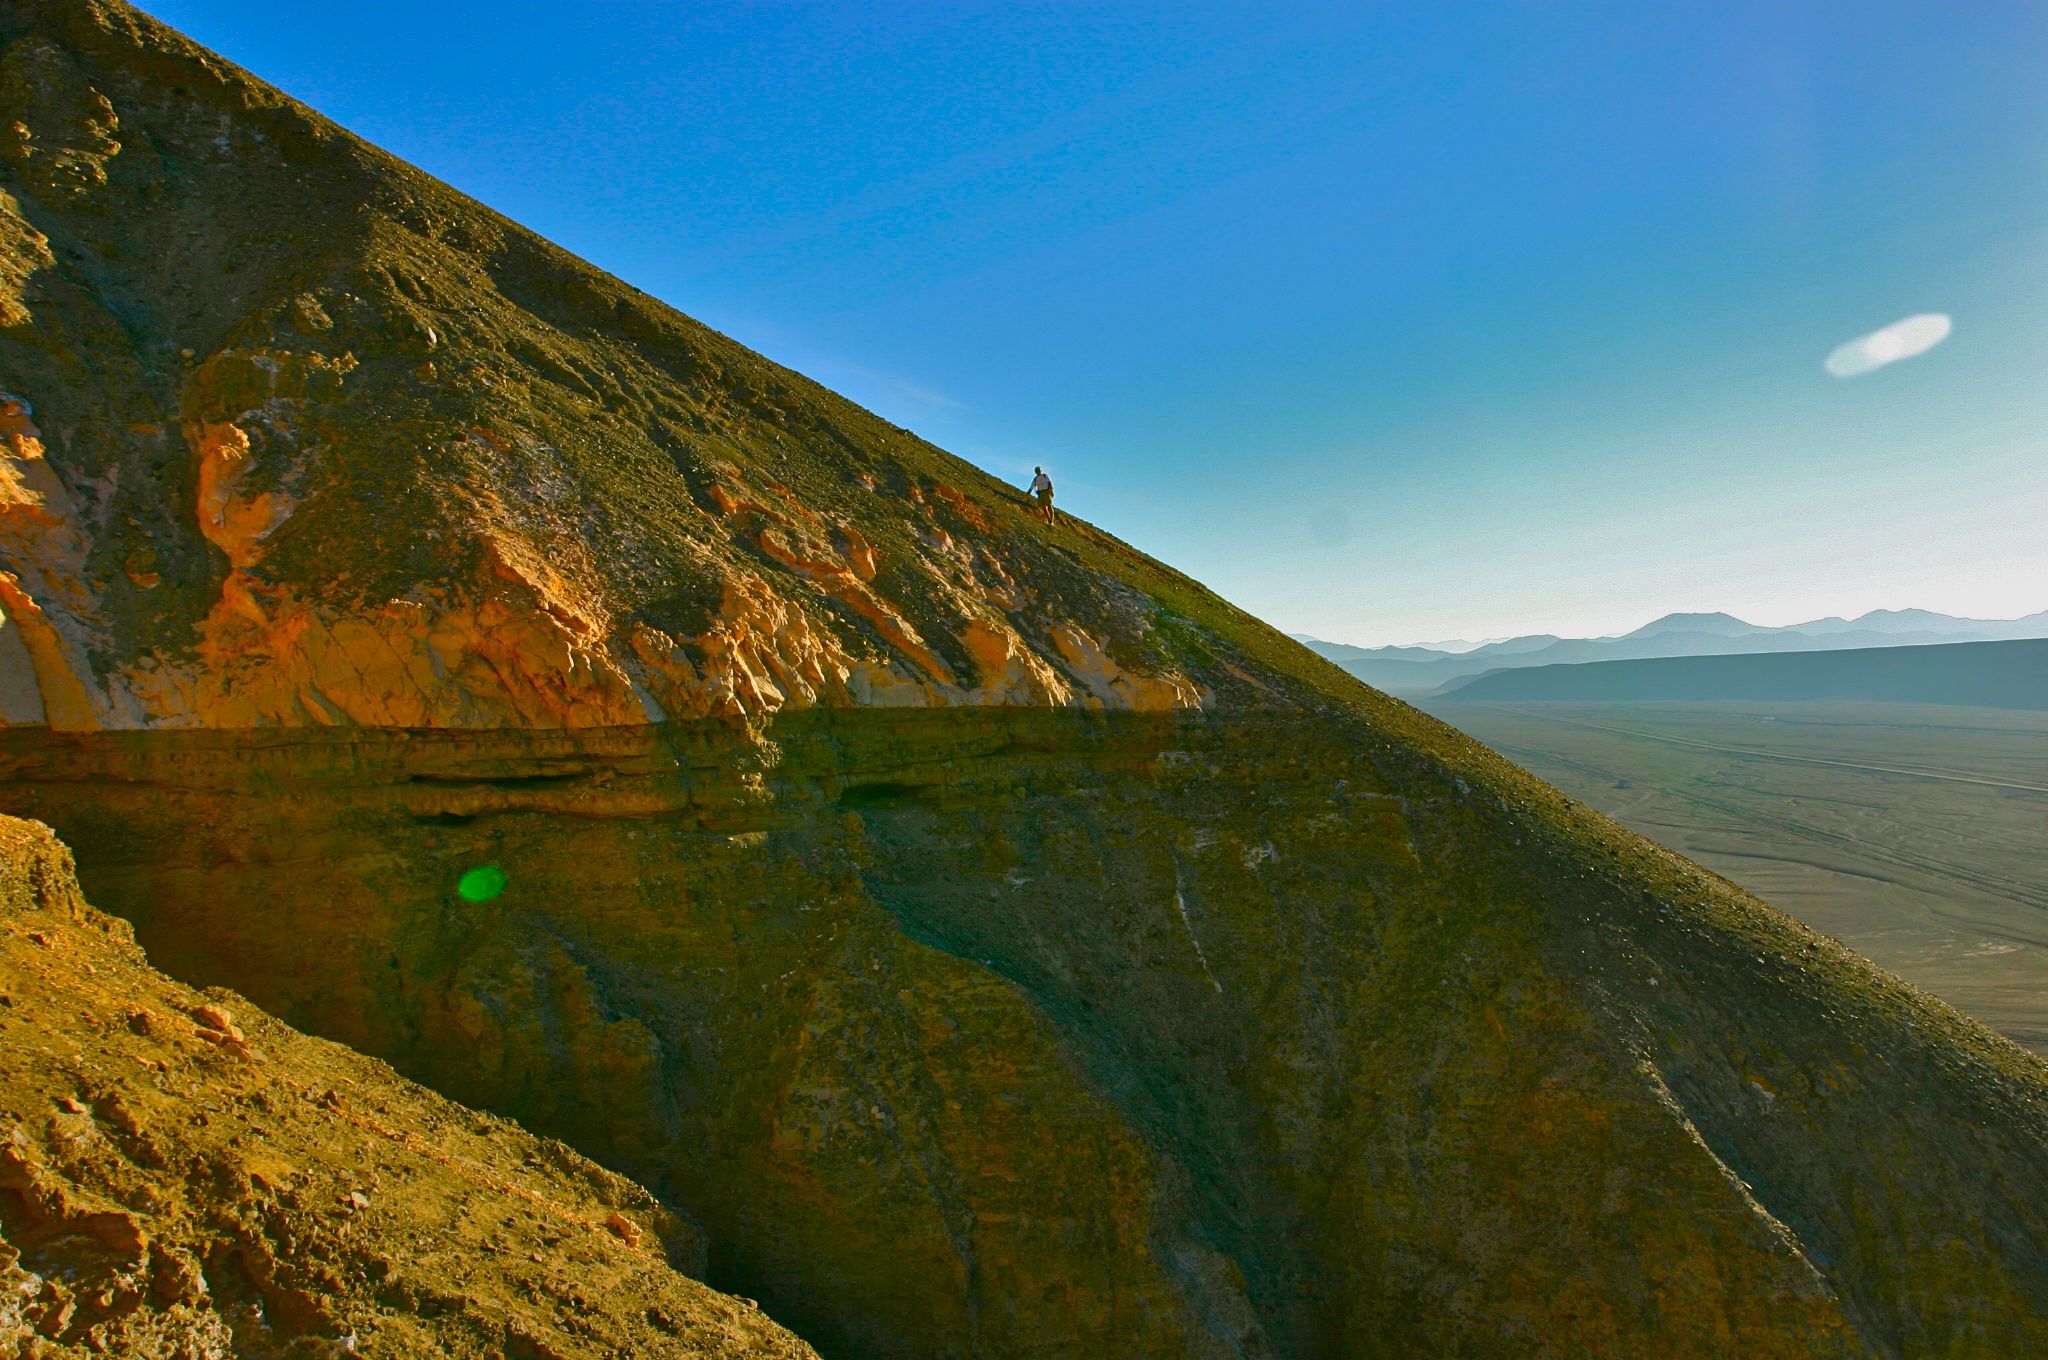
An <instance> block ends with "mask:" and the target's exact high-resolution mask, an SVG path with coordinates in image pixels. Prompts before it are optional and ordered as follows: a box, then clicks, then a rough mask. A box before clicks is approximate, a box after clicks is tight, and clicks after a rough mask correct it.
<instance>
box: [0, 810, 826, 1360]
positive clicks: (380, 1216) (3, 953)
mask: <svg viewBox="0 0 2048 1360" xmlns="http://www.w3.org/2000/svg"><path fill="white" fill-rule="evenodd" d="M0 1052H4V1054H5V1057H4V1058H0V1351H4V1353H5V1354H7V1355H10V1356H13V1355H21V1356H25V1357H26V1356H40V1355H49V1356H57V1355H84V1354H94V1355H135V1356H145V1355H146V1356H166V1357H169V1356H179V1357H186V1360H203V1358H205V1357H227V1356H246V1357H263V1356H278V1357H316V1356H342V1355H365V1356H377V1355H381V1356H390V1357H393V1360H417V1358H418V1357H427V1356H473V1357H479V1360H480V1358H481V1357H486V1356H493V1357H495V1356H506V1355H513V1356H518V1355H524V1356H559V1357H564V1358H565V1360H566V1358H567V1357H572V1356H591V1357H599V1356H613V1355H620V1354H631V1355H646V1356H654V1355H674V1356H705V1357H713V1356H726V1357H738V1356H786V1357H789V1358H790V1360H799V1358H800V1357H812V1356H813V1352H812V1351H811V1350H810V1348H809V1347H807V1346H805V1345H803V1344H802V1343H801V1342H799V1341H798V1340H796V1338H794V1337H792V1336H790V1335H789V1333H787V1332H785V1331H783V1330H782V1329H781V1328H780V1327H778V1326H776V1325H775V1324H774V1323H773V1322H770V1321H769V1320H768V1319H767V1318H766V1317H764V1316H763V1315H762V1314H761V1313H760V1312H759V1311H758V1309H757V1308H756V1307H755V1305H753V1304H752V1303H750V1302H748V1301H746V1300H742V1299H734V1298H729V1297H727V1296H725V1295H722V1294H717V1293H714V1292H713V1291H711V1290H709V1289H707V1288H705V1287H704V1286H703V1285H701V1284H698V1283H697V1282H695V1281H694V1280H691V1279H689V1278H687V1277H685V1276H684V1275H682V1274H680V1273H678V1271H677V1270H676V1268H675V1267H674V1266H673V1265H672V1264H671V1258H674V1259H676V1260H681V1261H685V1262H690V1261H695V1262H698V1263H699V1264H701V1261H702V1256H703V1248H704V1243H703V1237H702V1234H701V1233H700V1232H699V1231H698V1230H697V1229H696V1228H695V1227H694V1226H693V1225H691V1224H689V1223H687V1222H685V1221H683V1220H681V1219H679V1218H677V1217H676V1215H675V1214H673V1213H671V1212H670V1211H669V1210H667V1209H665V1208H663V1207H662V1206H661V1205H660V1204H658V1203H657V1202H656V1201H655V1200H654V1198H653V1197H652V1196H650V1195H649V1194H648V1193H647V1192H646V1191H645V1190H643V1189H641V1188H640V1187H639V1186H637V1185H634V1184H632V1183H631V1182H630V1181H627V1180H625V1179H623V1178H621V1177H619V1176H616V1175H613V1174H611V1173H610V1172H607V1171H604V1170H601V1169H600V1168H598V1167H596V1166H594V1165H592V1164H591V1163H590V1162H588V1161H586V1160H584V1159H583V1158H582V1157H579V1156H577V1155H576V1154H575V1153H573V1152H571V1151H569V1150H568V1149H567V1148H565V1147H563V1146H562V1145H561V1144H559V1143H552V1142H544V1141H542V1140H540V1139H537V1138H535V1137H533V1136H532V1135H530V1134H528V1133H526V1132H525V1131H523V1130H521V1129H519V1128H518V1127H517V1126H515V1125H512V1124H508V1123H506V1122H504V1121H502V1120H498V1119H493V1118H490V1117H488V1116H484V1115H478V1114H476V1113H473V1112H472V1111H469V1110H465V1109H463V1108H461V1107H460V1106H456V1105H452V1104H450V1103H449V1102H448V1101H446V1100H443V1099H441V1098H439V1097H437V1096H434V1095H432V1094H430V1093H429V1092H427V1091H425V1090H422V1089H421V1088H420V1087H418V1086H415V1085H413V1084H412V1083H411V1082H409V1081H405V1080H403V1079H402V1078H400V1077H399V1076H398V1075H397V1074H396V1073H394V1072H392V1071H391V1069H390V1068H388V1067H386V1066H385V1065H384V1064H383V1063H380V1062H376V1061H374V1060H372V1059H368V1058H364V1057H362V1056H360V1055H358V1054H355V1053H352V1052H350V1051H348V1050H347V1049H344V1048H341V1047H339V1046H337V1045H335V1044H331V1043H327V1042H325V1041H323V1040H319V1039H311V1038H308V1037H306V1036H305V1035H302V1034H299V1033H296V1032H295V1031H293V1030H291V1029H288V1028H286V1027H285V1026H284V1025H281V1024H279V1023H277V1022H276V1021H275V1020H272V1019H271V1018H270V1017H269V1016H267V1015H264V1014H263V1013H262V1012H260V1011H258V1010H256V1009H254V1008H253V1007H251V1006H250V1005H248V1003H246V1002H244V1001H242V1000H241V998H239V997H236V996H234V995H232V994H230V993H222V992H211V993H205V994H201V993H198V992H195V991H193V990H192V989H190V988H188V987H185V986H182V985H180V984H178V983H175V982H173V981H171V980H170V979H169V978H167V977H164V976H163V975H162V974H160V973H158V972H156V971H155V970H154V969H152V968H151V967H150V966H149V963H148V961H147V960H146V959H145V958H144V957H143V955H142V952H141V951H140V950H139V949H137V948H136V947H135V945H134V943H133V940H132V937H131V934H130V932H129V928H128V926H127V924H126V923H125V922H122V921H118V920H115V919H113V918H110V917H107V916H103V915H101V914H100V913H99V912H97V911H94V910H93V909H92V908H90V907H88V906H87V905H86V904H85V902H84V899H83V898H82V897H81V895H80V893H79V890H78V886H77V883H76V881H75V880H74V879H73V877H72V870H71V859H70V855H69V854H68V853H67V852H66V850H65V848H64V846H63V845H62V844H60V843H59V842H58V841H57V840H56V838H55V837H54V836H52V835H51V834H50V832H49V830H48V828H46V827H44V826H41V825H40V824H38V823H35V822H26V821H19V820H16V819H14V818H0ZM813 1360H814V1358H813Z"/></svg>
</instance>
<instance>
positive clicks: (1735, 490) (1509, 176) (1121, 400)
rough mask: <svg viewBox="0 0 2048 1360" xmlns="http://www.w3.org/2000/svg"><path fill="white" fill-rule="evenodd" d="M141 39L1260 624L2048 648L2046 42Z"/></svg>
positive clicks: (686, 31) (1235, 37) (576, 13)
mask: <svg viewBox="0 0 2048 1360" xmlns="http://www.w3.org/2000/svg"><path fill="white" fill-rule="evenodd" d="M146 7H147V8H149V9H150V11H151V12H152V13H154V14H156V15H158V16H159V17H161V18H163V19H165V20H167V21H168V22H170V23H172V24H174V25H176V26H178V27H179V28H181V29H183V30H185V31H186V32H187V33H190V34H191V35H193V36H194V37H196V38H198V39H199V40H200V41H202V42H205V43H207V44H208V45H210V46H212V47H215V48H217V49H219V50H220V51H222V52H224V53H225V54H226V55H228V56H229V57H231V58H233V59H234V60H236V61H238V62H240V63H242V64H243V65H246V66H248V67H250V68H251V69H253V70H254V71H256V72H257V73H258V74H260V75H262V76H264V77H266V78H268V79H270V80H272V81H274V82H276V83H277V84H279V85H281V86H283V87H284V88H285V89H287V90H288V91H290V92H291V93H293V94H295V95H298V96H299V97H301V98H303V99H305V100H307V101H309V102H311V103H313V104H314V105H316V106H318V107H319V108H321V109H322V110H323V111H325V112H326V113H328V114H329V115H330V116H332V117H335V118H336V119H338V120H339V121H341V122H342V123H344V124H346V125H348V126H349V127H351V128H353V129H354V130H356V131H357V132H359V133H361V134H363V135H364V136H366V137H369V138H370V139H372V140H374V141H376V142H378V143H380V144H382V145H384V146H386V147H388V148H390V149H391V150H393V151H395V152H396V153H398V154H399V155H402V156H404V157H406V158H407V159H409V160H412V161H414V162H416V163H418V164H419V165H421V166H423V167H424V168H426V169H427V170H429V171H431V172H432V173H434V174H436V175H439V176H441V177H442V178H444V179H446V180H448V181H450V182H451V183H453V184H455V185H456V186H457V187H459V188H461V189H463V190H465V191H467V192H469V193H471V194H474V195H476V196H477V197H479V198H481V199H483V200H484V201H486V202H488V203H490V204H492V205H493V206H494V207H497V208H499V209H501V210H503V211H504V212H506V213H508V214H510V215H511V216H513V217H515V218H517V219H518V220H520V221H522V222H524V223H526V224H527V225H529V226H531V227H533V228H535V229H536V230H538V231H541V232H542V233H544V234H546V235H548V236H550V237H552V238H553V239H555V240H557V241H559V242H561V243H562V244H563V245H565V246H567V247H569V248H570V249H572V250H574V251H576V252H578V253H579V254H582V255H584V256H586V257H587V258H589V259H591V260H593V261H595V262H596V263H598V264H600V265H602V266H603V267H605V268H607V269H610V270H612V271H613V272H615V273H617V274H619V275H620V276H622V277H624V278H626V279H627V280H629V281H631V282H633V283H635V284H637V285H639V286H640V287H642V288H645V289H647V290H648V291H650V292H652V293H655V294H656V295H658V296H660V297H663V298H665V299H666V300H668V301H670V302H672V303H674V304H675V305H676V306H678V307H680V308H682V309H683V310H684V311H686V312H689V313H691V314H692V315H694V316H696V317H698V318H700V319H702V320H703V321H705V322H707V323H709V324H711V325H713V326H716V327H717V328H719V329H720V330H723V331H725V332H727V333H728V334H731V335H733V336H735V337H737V338H738V339H740V340H742V341H744V342H746V343H748V344H750V345H753V346H754V347H756V348H758V349H760V350H762V351H763V352H765V353H767V354H768V355H770V356H771V357H773V358H776V359H778V360H780V361H782V362H784V363H788V364H790V365H792V366H794V367H796V368H799V369H802V370H804V371H805V372H808V373H810V374H811V375H812V376H814V377H816V378H818V379H820V380H821V381H824V382H826V383H828V384H830V385H832V386H834V387H837V388H838V389H840V390H841V391H844V392H846V393H847V394H848V395H849V396H852V397H854V398H855V399H856V400H859V401H861V402H863V403H864V404H866V405H868V406H870V407H873V408H874V409H876V410H877V411H880V412H881V413H882V414H884V415H886V416H888V417H889V418H890V419H892V420H895V421H897V422H899V423H901V424H904V425H907V426H909V427H911V428H913V429H915V430H917V431H918V432H919V433H920V434H923V435H925V436H926V437H927V438H930V439H932V440H933V441H935V442H937V443H939V444H942V445H944V446H946V447H948V448H950V449H953V450H954V451H956V452H958V453H960V454H962V455H963V456H965V457H968V458H970V459H973V460H974V461H975V462H977V463H979V464H981V465H982V466H984V467H986V468H988V469H990V470H991V471H993V472H996V473H997V474H999V475H1002V476H1006V477H1009V478H1012V479H1014V480H1017V481H1019V482H1021V481H1023V480H1025V479H1026V478H1027V477H1028V476H1029V474H1030V469H1031V467H1032V465H1033V464H1035V463H1043V464H1045V465H1046V466H1047V467H1048V468H1049V470H1051V471H1052V473H1053V474H1054V476H1055V478H1056V479H1057V480H1058V483H1059V486H1060V494H1061V501H1062V503H1063V504H1065V505H1068V506H1070V507H1071V508H1072V509H1073V510H1074V511H1076V512H1077V513H1079V514H1082V515H1084V516H1086V517H1088V518H1090V519H1093V520H1095V521H1097V522H1099V523H1101V524H1103V525H1104V526H1105V527H1107V528H1109V529H1111V530H1112V531H1114V532H1116V533H1118V534H1120V535H1122V536H1124V537H1125V538H1128V539H1129V540H1131V541H1132V542H1134V543H1136V544H1137V545H1138V546H1140V547H1142V548H1144V549H1146V550H1148V551H1150V552H1152V553H1155V554H1156V555H1158V556H1160V557H1162V558H1164V559H1165V560H1167V561H1169V562H1171V563H1173V564H1174V565H1176V566H1178V567H1181V568H1182V569H1184V570H1187V571H1189V572H1191V573H1192V574H1194V575H1196V576H1198V577H1200V578H1201V579H1203V580H1204V581H1206V582H1207V583H1209V584H1210V585H1211V586H1213V587H1215V588H1216V589H1217V590H1219V591H1220V592H1222V593H1223V594H1224V595H1226V596H1228V597H1230V598H1231V599H1233V600H1235V601H1236V602H1238V603H1239V604H1241V605H1243V606H1245V607H1246V608H1248V609H1251V610H1252V611H1254V612H1255V613H1258V614H1261V615H1263V616H1264V617H1266V618H1268V619H1270V620H1272V621H1273V622H1275V623H1277V624H1279V625H1281V626H1283V627H1286V628H1289V629H1293V630H1299V631H1307V632H1313V633H1316V634H1318V635H1320V636H1324V637H1331V638H1337V639H1342V640H1346V641H1355V642H1365V643H1375V642H1396V641H1418V640H1430V639H1436V638H1448V637H1456V636H1465V637H1478V636H1493V635H1501V634H1507V633H1516V632H1533V631H1551V632H1564V633H1586V632H1611V631H1620V630H1623V629H1626V628H1629V627H1632V626H1635V625H1636V624H1639V623H1641V622H1644V621H1645V620H1647V619H1649V618H1651V617H1653V616H1654V615H1657V614H1660V613H1663V612H1666V611H1669V610H1674V609H1728V610H1731V611H1733V612H1735V613H1738V614H1741V615H1743V616H1744V617H1747V618H1750V619H1752V620H1754V621H1756V622H1761V623H1783V622H1790V621H1793V620H1796V619H1800V618H1806V617H1812V616H1815V615H1819V614H1827V613H1857V612H1861V611H1862V610H1865V609H1869V608H1875V607H1904V606H1920V607H1924V608H1933V609H1944V610H1949V611H1951V612H1963V613H1981V614H1991V615H2011V614H2017V613H2021V612H2028V611H2031V610H2034V609H2040V608H2043V607H2048V527H2044V526H2048V393H2044V383H2043V378H2044V375H2048V82H2044V81H2043V80H2042V78H2041V73H2042V72H2043V71H2044V70H2048V6H2042V5H2036V4H2030V3H2019V2H2018V0H2013V2H2011V3H2003V4H1971V3H1941V4H1937V3H1932V2H1931V0H1928V2H1923V3H1915V4H1888V3H1881V2H1875V0H1874V2H1873V3H1865V4H1815V3H1801V2H1800V0H1771V3H1744V2H1743V0H1732V2H1731V3H1716V4H1711V5H1710V4H1698V5H1665V4H1655V5H1646V4H1641V3H1615V4H1578V3H1566V2H1565V0H1549V2H1547V3H1536V4H1523V5H1517V4H1507V3H1491V4H1463V3H1419V2H1418V3H1412V4H1411V3H1400V4H1392V3H1389V4H1358V3H1354V4H1345V5H1330V6H1321V5H1306V4H1303V5H1285V4H1274V5H1249V4H1234V5H1228V6H1219V5H1205V4H1199V3H1174V4H1160V5H1152V6H1139V5H1118V4H1108V3H1105V4H1094V5H1086V6H1084V5H1079V4H1071V3H1061V4H1037V5H1034V4H1002V5H967V4H961V5H952V4H936V3H927V4H910V5H894V4H868V5H864V4H857V3H844V2H842V3H831V4H782V3H760V4H738V3H733V4H720V3H701V4H680V3H667V2H666V0H592V2H591V3H586V4H581V5H559V4H546V5H542V4H535V3H524V2H522V0H497V2H496V3H491V4H483V3H472V2H471V0H439V2H438V3H432V4H422V3H418V0H414V2H413V3H409V4H397V3H389V0H356V3H353V4H351V5H347V6H329V5H322V6H301V5H278V4H277V3H275V0H262V3H256V2H255V0H148V2H147V5H146ZM1920 313H1940V314H1944V315H1946V316H1948V317H1950V318H1952V321H1953V332H1952V334H1951V335H1950V336H1949V337H1948V338H1947V339H1946V340H1945V341H1943V342H1942V343H1940V344H1939V345H1937V346H1935V347H1934V348H1932V349H1931V350H1929V351H1928V352H1926V353H1925V354H1923V355H1921V356H1919V357H1916V358H1911V359H1906V360H1903V361H1900V362H1897V363H1893V364H1890V365H1888V366H1886V367H1882V368H1879V369H1876V370H1875V371H1872V372H1868V373H1865V374H1862V375H1861V376H1857V377H1852V378H1846V379H1845V378H1840V377H1835V376H1832V375H1831V374H1830V373H1829V372H1828V371H1827V370H1826V369H1825V368H1824V367H1823V362H1824V361H1825V360H1826V359H1827V358H1828V356H1829V354H1830V352H1831V351H1833V350H1835V349H1836V347H1837V346H1839V345H1842V344H1843V343H1845V342H1847V341H1850V340H1853V339H1855V338H1856V337H1858V336H1862V335H1865V334H1866V333H1868V332H1871V331H1874V330H1877V329H1878V328H1880V327H1882V326H1885V325H1887V324H1889V323H1892V322H1896V321H1898V320H1900V319H1901V318H1904V317H1907V316H1911V315H1915V314H1920Z"/></svg>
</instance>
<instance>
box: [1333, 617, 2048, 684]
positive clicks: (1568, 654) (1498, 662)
mask: <svg viewBox="0 0 2048 1360" xmlns="http://www.w3.org/2000/svg"><path fill="white" fill-rule="evenodd" d="M2044 637H2048V611H2043V612H2042V613H2038V614H2028V615H2026V616H2025V617H2023V618H2017V619H1960V618H1956V617H1954V616H1953V615H1949V614H1936V613H1934V612H1932V611H1931V610H1926V609H1877V610H1872V611H1871V612H1870V613H1868V614H1864V615H1862V616H1860V617H1858V618H1854V619H1841V618H1827V619H1814V620H1812V621H1811V622H1808V623H1792V624H1786V625H1784V626H1783V627H1776V628H1767V627H1760V626H1758V625H1757V624H1753V623H1745V622H1744V621H1742V620H1741V619H1738V618H1736V617H1735V616H1734V615H1732V614H1666V615H1665V616H1664V617H1662V618H1660V619H1654V620H1652V621H1651V622H1649V623H1646V624H1644V625H1643V626H1642V627H1641V628H1638V629H1636V630H1634V631H1633V632H1629V633H1623V634H1621V635H1620V636H1618V637H1597V638H1561V637H1556V636H1554V635H1551V634H1547V633H1545V634H1535V635H1531V636H1528V637H1516V638H1505V639H1502V640H1499V641H1495V642H1487V643H1482V644H1480V645H1478V646H1471V647H1466V646H1459V647H1456V648H1452V647H1353V646H1350V645H1349V644H1347V643H1341V642H1324V641H1323V640H1322V639H1320V638H1312V637H1305V636H1299V635H1297V640H1298V641H1300V642H1302V643H1303V644H1305V645H1306V646H1307V647H1309V649H1310V650H1312V651H1314V652H1315V653H1316V654H1317V655H1319V656H1323V657H1327V658H1328V659H1329V660H1331V661H1334V662H1336V663H1337V664H1338V665H1340V666H1342V667H1343V668H1344V669H1345V670H1347V671H1349V672H1351V673H1352V674H1353V675H1355V676H1357V677H1358V678H1359V679H1361V680H1363V681H1365V682H1366V683H1367V684H1369V685H1376V686H1378V687H1379V688H1381V689H1384V690H1386V691H1387V692H1388V693H1391V694H1405V695H1412V696H1417V697H1421V696H1425V695H1437V694H1441V695H1448V694H1449V693H1450V692H1451V691H1452V690H1453V689H1454V688H1456V687H1458V686H1460V685H1463V684H1465V683H1467V682H1468V681H1470V680H1471V679H1472V678H1473V677H1475V676H1480V675H1486V674H1489V673H1491V672H1493V671H1504V670H1518V669H1522V668H1525V667H1538V666H1576V665H1584V664H1588V663H1592V662H1601V661H1624V660H1635V659H1643V658H1650V657H1672V656H1749V655H1757V654H1764V653H1777V652H1822V651H1855V650H1867V649H1871V648H1887V647H1917V646H1936V645H1941V644H1946V643H1963V642H1994V641H2006V640H2012V639H2021V638H2044ZM1844 664H1854V663H1844ZM1739 669H1740V668H1738V670H1739Z"/></svg>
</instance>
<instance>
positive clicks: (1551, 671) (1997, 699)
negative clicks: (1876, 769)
mask: <svg viewBox="0 0 2048 1360" xmlns="http://www.w3.org/2000/svg"><path fill="white" fill-rule="evenodd" d="M1436 697H1437V698H1439V699H1442V700H1445V701H1450V702H1456V703H1485V702H1492V701H1496V700H1500V701H1543V700H1575V701H1576V700H1582V701H1591V702H1602V703H1605V702H1628V701H1633V700H1640V699H1685V700H1692V701H1695V702H1723V701H1737V702H1762V703H1796V702H1804V701H1808V700H1815V699H1827V700H1850V701H1853V700H1862V701H1872V702H1881V703H1909V704H1965V705H1968V706H1970V707H1974V708H2022V709H2033V710H2037V711H2038V710H2048V640H2041V639H2029V640H2026V641H2018V642H1949V643H1938V644H1935V645H1932V646H1928V645H1919V646H1909V647H1864V648H1854V649H1847V650H1835V651H1804V652H1779V653H1775V654H1771V655H1755V654H1752V655H1748V656H1667V657H1653V658H1650V659H1647V660H1640V661H1593V662H1586V663H1583V664H1580V665H1567V666H1535V667H1527V666H1524V667H1513V668H1507V669H1502V670H1494V671H1489V672H1487V673H1486V674H1485V675H1475V676H1472V677H1469V678H1468V679H1464V680H1460V681H1457V682H1455V683H1453V684H1451V685H1449V686H1447V687H1446V688H1445V689H1444V690H1443V692H1442V693H1440V694H1439V695H1437V696H1436Z"/></svg>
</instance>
